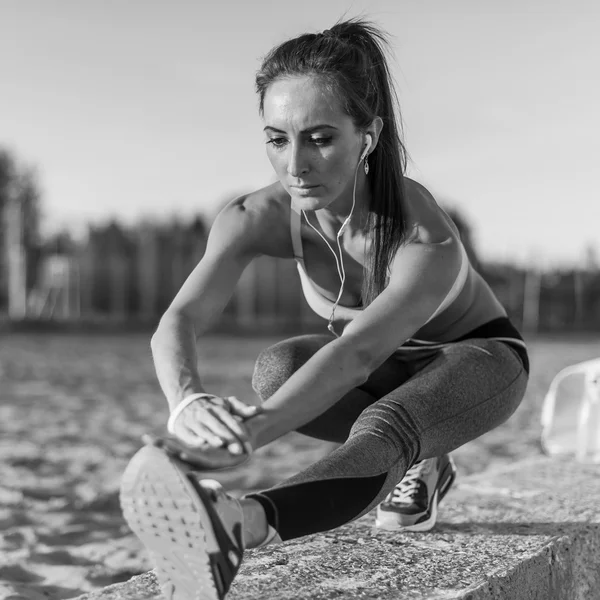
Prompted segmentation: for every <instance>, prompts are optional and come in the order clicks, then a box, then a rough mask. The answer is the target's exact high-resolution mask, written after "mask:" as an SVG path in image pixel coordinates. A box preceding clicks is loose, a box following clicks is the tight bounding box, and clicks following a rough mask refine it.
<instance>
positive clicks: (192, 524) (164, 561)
mask: <svg viewBox="0 0 600 600" xmlns="http://www.w3.org/2000/svg"><path fill="white" fill-rule="evenodd" d="M120 501H121V508H122V510H123V516H124V517H125V519H126V521H127V523H128V524H129V526H130V528H131V529H132V530H133V532H134V533H135V534H136V535H137V536H138V538H139V539H140V540H141V542H142V543H143V544H144V546H145V547H146V549H147V551H148V553H149V555H150V559H151V561H152V563H153V564H154V566H155V567H156V573H157V576H158V580H159V583H160V586H161V588H162V591H163V594H164V597H165V598H166V599H167V600H223V598H224V597H225V594H227V592H228V590H229V588H230V586H231V582H232V581H233V578H234V577H235V575H236V573H237V572H238V569H239V568H240V565H241V563H242V556H243V553H244V542H243V531H242V526H243V525H242V524H243V512H242V508H241V506H240V504H239V502H238V501H237V500H236V499H235V498H233V497H231V496H229V495H228V494H227V493H225V491H224V490H223V488H222V487H221V485H220V484H219V483H218V482H217V481H214V480H211V479H204V480H201V481H198V480H197V479H196V478H195V477H194V476H193V471H192V469H191V467H190V466H189V465H186V464H185V463H183V462H181V461H179V460H178V459H176V458H174V457H173V456H170V455H169V454H167V453H165V452H164V451H163V450H162V449H160V448H158V447H157V446H154V445H148V446H145V447H143V448H142V449H141V450H139V451H138V452H137V454H135V456H134V457H133V458H132V459H131V461H130V462H129V464H128V466H127V468H126V469H125V472H124V473H123V477H122V480H121V493H120Z"/></svg>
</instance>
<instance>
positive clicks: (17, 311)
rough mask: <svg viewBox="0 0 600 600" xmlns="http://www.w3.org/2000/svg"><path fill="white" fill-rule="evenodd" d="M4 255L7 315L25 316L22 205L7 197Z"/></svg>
mask: <svg viewBox="0 0 600 600" xmlns="http://www.w3.org/2000/svg"><path fill="white" fill-rule="evenodd" d="M4 210H5V218H6V220H5V231H6V256H7V258H8V265H7V266H8V316H9V318H10V319H15V320H19V319H24V318H25V317H26V316H27V278H26V273H27V264H26V256H25V244H24V240H23V232H24V222H23V206H22V204H21V202H19V201H18V200H17V199H13V198H9V199H8V201H7V202H6V205H5V208H4Z"/></svg>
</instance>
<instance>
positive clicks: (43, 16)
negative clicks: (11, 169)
mask: <svg viewBox="0 0 600 600" xmlns="http://www.w3.org/2000/svg"><path fill="white" fill-rule="evenodd" d="M343 16H347V17H352V16H364V17H366V18H369V19H371V20H373V21H375V22H376V23H377V24H379V25H380V26H381V27H382V28H383V29H385V30H386V31H387V32H388V33H389V34H390V39H391V43H392V50H393V54H394V56H393V58H392V62H391V70H392V73H393V75H394V78H395V81H396V86H397V92H398V95H399V98H400V104H401V110H402V120H403V123H404V139H405V144H406V147H407V149H408V152H409V155H410V158H411V162H410V165H409V171H408V175H409V176H411V177H413V178H414V179H417V180H418V181H420V182H421V183H423V184H424V185H425V186H426V187H428V189H429V190H430V191H431V192H432V193H433V194H434V196H435V197H436V199H437V200H438V201H439V202H440V203H441V204H442V205H443V206H452V207H456V208H457V209H459V210H460V211H461V212H462V213H463V214H464V215H465V217H466V218H467V219H468V221H469V222H470V224H471V226H472V228H473V232H474V238H475V244H476V248H477V250H478V252H479V255H480V256H481V257H482V258H483V259H485V260H512V261H517V262H520V263H531V262H535V263H536V264H538V265H540V266H542V267H548V266H550V267H552V266H554V265H571V264H574V263H576V262H580V261H581V260H583V257H584V254H585V252H586V249H587V248H590V247H594V248H596V250H597V251H598V252H600V195H599V193H598V190H597V188H596V184H597V173H598V164H600V141H599V140H600V111H598V110H597V107H598V106H600V77H598V72H599V59H598V57H600V36H598V29H599V28H600V3H599V2H597V0H503V1H502V2H500V1H498V0H452V1H448V0H363V1H358V0H356V1H351V0H346V1H340V0H327V1H326V2H325V1H324V0H302V2H298V1H295V2H291V1H288V0H278V1H277V2H271V1H267V0H251V1H250V0H237V1H236V0H221V1H220V2H206V1H203V0H168V1H167V0H162V1H158V0H121V1H116V0H53V1H52V2H48V1H47V0H0V146H2V147H4V148H7V149H9V150H11V151H13V152H14V153H15V155H16V156H17V158H18V160H19V162H20V163H21V164H23V165H25V166H30V167H34V168H36V170H37V172H38V180H39V184H40V189H41V191H42V207H43V212H44V216H45V220H44V223H45V229H46V230H47V231H53V230H56V229H59V228H62V227H69V228H71V229H73V230H74V231H84V230H85V228H86V227H87V224H88V223H93V222H102V221H106V220H108V219H110V218H118V219H120V220H122V221H124V222H126V223H135V222H136V221H138V220H140V219H170V218H172V217H173V216H180V217H183V218H187V217H190V216H192V215H196V214H198V213H201V214H206V215H213V214H214V212H215V211H216V210H218V207H220V206H221V205H222V203H223V202H224V201H225V200H226V199H228V198H232V197H234V196H236V195H239V194H242V193H245V192H249V191H252V190H255V189H258V188H260V187H263V186H264V185H268V184H269V183H271V182H272V181H274V178H275V176H274V173H273V171H272V168H271V165H270V163H269V161H268V160H267V157H266V153H265V146H264V135H263V133H262V126H263V125H262V121H261V119H260V117H259V115H258V111H257V98H256V95H255V92H254V75H255V72H256V70H257V69H258V68H259V65H260V60H261V58H262V57H263V56H264V55H265V54H266V53H267V52H268V51H269V49H270V48H271V47H272V46H274V45H276V44H279V43H280V42H282V41H284V40H286V39H288V38H291V37H295V36H297V35H300V34H302V33H306V32H318V31H321V30H323V29H326V28H328V27H331V26H332V25H333V24H334V23H335V22H336V21H337V20H338V19H339V18H340V17H343Z"/></svg>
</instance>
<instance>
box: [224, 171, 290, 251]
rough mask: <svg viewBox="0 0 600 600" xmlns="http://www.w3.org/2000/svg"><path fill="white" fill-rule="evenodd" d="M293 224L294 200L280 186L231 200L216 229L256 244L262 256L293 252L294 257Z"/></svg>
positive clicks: (276, 185)
mask: <svg viewBox="0 0 600 600" xmlns="http://www.w3.org/2000/svg"><path fill="white" fill-rule="evenodd" d="M289 220H290V197H289V195H288V194H287V193H286V192H285V190H284V189H283V187H282V186H281V184H280V183H279V182H276V183H273V184H271V185H268V186H265V187H263V188H260V189H257V190H254V191H252V192H248V193H246V194H242V195H241V196H238V197H237V198H234V199H233V200H231V201H230V202H229V203H228V204H227V205H226V206H225V207H224V208H223V209H222V210H221V212H220V213H219V214H218V216H217V218H216V219H215V222H214V224H213V227H214V226H215V225H216V226H217V227H218V228H219V229H220V230H227V231H229V232H230V233H231V235H232V237H235V238H237V239H240V237H243V238H245V239H246V240H248V239H252V240H254V244H253V245H255V246H257V247H258V250H259V251H260V253H261V254H268V255H272V256H287V254H289V253H290V252H291V254H292V255H293V251H291V250H290V248H291V238H290V232H289ZM288 246H290V248H288ZM288 250H289V252H288Z"/></svg>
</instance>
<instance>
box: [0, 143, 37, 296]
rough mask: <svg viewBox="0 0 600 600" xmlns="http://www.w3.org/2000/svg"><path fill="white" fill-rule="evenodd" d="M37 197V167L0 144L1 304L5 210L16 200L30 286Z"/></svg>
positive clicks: (5, 285) (4, 291)
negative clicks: (27, 164) (19, 160)
mask: <svg viewBox="0 0 600 600" xmlns="http://www.w3.org/2000/svg"><path fill="white" fill-rule="evenodd" d="M40 197H41V194H40V191H39V184H38V177H37V170H36V169H35V168H33V167H23V166H21V165H19V164H18V161H17V158H16V157H15V155H14V154H13V153H11V152H10V151H9V150H7V149H6V148H2V147H0V306H4V305H5V304H6V297H7V291H8V289H7V288H8V264H7V243H6V239H7V236H6V227H7V219H6V218H4V217H5V215H6V209H7V207H8V204H9V202H16V203H17V204H19V205H20V206H21V209H22V213H21V214H22V218H23V220H22V222H23V234H22V235H23V238H22V239H23V244H24V250H25V256H26V270H27V273H26V281H27V286H28V287H30V286H31V284H32V283H33V279H34V277H35V273H36V271H37V258H38V255H39V251H38V250H39V244H40Z"/></svg>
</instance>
